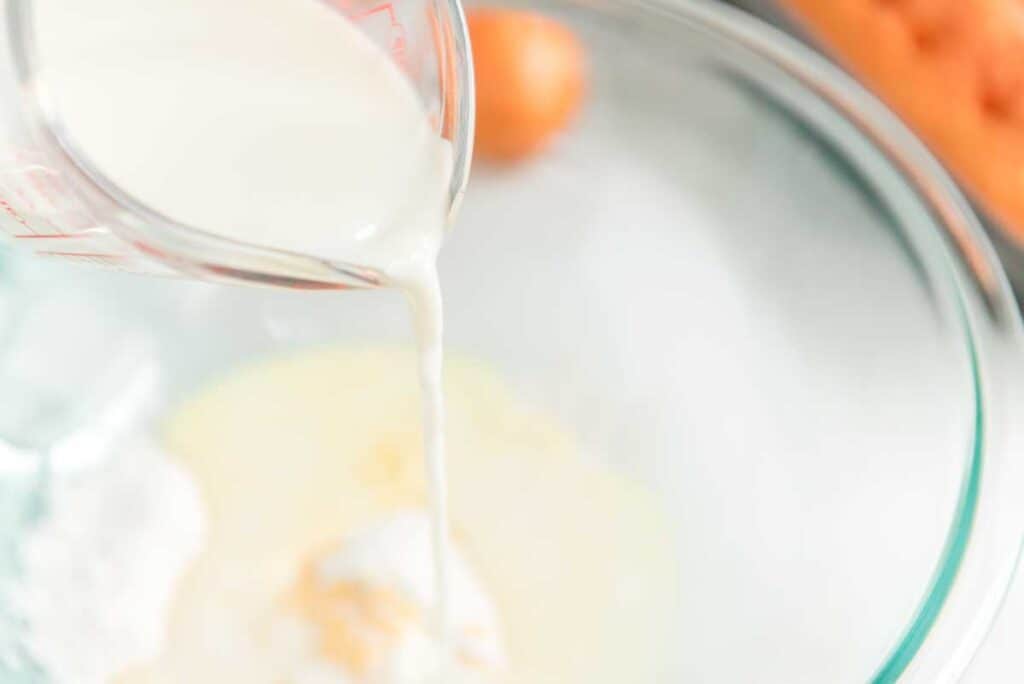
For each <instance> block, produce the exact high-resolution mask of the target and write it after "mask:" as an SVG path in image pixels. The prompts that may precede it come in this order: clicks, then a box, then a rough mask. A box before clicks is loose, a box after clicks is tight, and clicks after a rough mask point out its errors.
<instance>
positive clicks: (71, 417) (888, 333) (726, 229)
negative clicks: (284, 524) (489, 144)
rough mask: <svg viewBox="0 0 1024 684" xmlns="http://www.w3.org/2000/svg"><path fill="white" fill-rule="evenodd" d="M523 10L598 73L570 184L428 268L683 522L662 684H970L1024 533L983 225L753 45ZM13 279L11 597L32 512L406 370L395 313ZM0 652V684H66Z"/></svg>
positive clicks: (707, 22)
mask: <svg viewBox="0 0 1024 684" xmlns="http://www.w3.org/2000/svg"><path fill="white" fill-rule="evenodd" d="M533 6H535V7H540V8H541V9H543V10H545V11H548V12H550V13H552V14H554V15H556V16H557V17H559V18H560V19H561V20H563V21H565V22H566V23H568V24H569V25H570V26H571V27H572V28H573V30H574V31H576V32H577V33H578V34H579V35H580V37H581V38H582V39H583V40H584V41H585V43H586V47H587V51H588V54H589V57H590V73H591V75H592V80H591V83H590V90H589V99H588V101H587V105H586V109H585V111H584V113H583V116H582V118H581V120H580V121H579V122H577V125H576V126H575V127H574V128H573V130H572V131H571V132H570V133H569V134H568V135H567V136H566V137H565V138H564V139H563V140H561V141H560V142H559V144H558V145H557V146H556V147H555V148H554V149H553V150H551V152H550V153H549V154H547V155H545V156H543V157H542V158H540V159H537V160H535V161H533V162H531V163H529V164H527V165H524V166H521V167H518V168H515V169H509V170H488V169H484V168H478V170H477V172H476V175H475V176H474V179H473V182H472V184H471V188H472V189H471V191H470V192H469V193H468V194H467V196H466V202H465V206H464V207H463V210H462V212H461V218H460V221H461V226H460V229H459V230H458V231H454V232H453V233H452V235H451V236H450V239H449V242H448V245H447V246H446V249H445V250H444V252H443V254H442V259H441V261H442V263H441V272H442V279H443V281H444V282H443V285H444V287H445V291H446V296H447V297H448V300H447V310H448V312H449V316H448V327H447V338H448V343H449V347H450V353H452V354H468V355H471V356H473V357H476V358H479V359H482V360H484V361H485V362H487V363H488V364H491V365H493V366H495V367H496V368H497V369H498V371H499V372H501V373H502V374H504V375H505V376H507V377H508V378H510V379H511V380H512V382H513V384H514V385H515V387H516V390H517V391H518V392H519V394H521V395H522V396H524V397H525V398H526V399H527V400H528V401H529V402H530V403H532V404H535V405H536V406H537V407H539V408H540V409H542V410H544V411H548V412H551V413H553V414H554V415H556V416H557V417H559V418H560V419H561V420H562V421H563V422H564V423H565V424H567V425H568V426H570V427H571V429H572V430H573V431H574V432H575V433H576V434H577V435H578V437H579V438H580V440H581V441H582V442H583V443H584V444H585V445H586V446H587V447H588V452H589V453H590V454H591V455H592V457H593V458H595V459H599V460H601V461H602V462H603V463H605V464H607V465H609V466H610V467H612V468H614V469H615V470H616V471H618V472H620V473H623V474H625V475H626V476H628V477H630V478H631V479H633V480H635V481H637V482H639V483H641V484H642V485H643V486H644V487H646V488H647V489H648V490H649V491H651V492H654V493H655V495H657V496H658V497H660V498H661V499H662V500H663V502H664V504H665V505H666V506H667V507H668V508H669V509H670V510H671V511H672V512H673V516H674V517H673V522H674V528H673V530H672V531H671V538H665V540H664V541H665V543H667V544H668V543H671V544H675V545H677V546H678V548H680V550H681V555H682V569H681V573H680V577H679V586H680V591H681V594H682V601H683V610H682V611H681V615H680V628H679V633H678V635H674V636H675V637H676V639H677V643H678V647H677V649H676V651H675V653H674V659H673V661H672V663H671V671H670V672H669V673H668V674H667V675H666V677H665V678H664V679H663V680H661V681H666V682H768V683H775V682H779V683H785V684H790V683H791V682H815V683H817V682H836V683H839V684H842V683H846V682H850V683H853V682H864V681H875V682H893V681H897V680H899V681H905V682H915V683H916V682H921V683H922V684H934V683H936V682H952V681H956V680H957V679H958V677H959V676H960V674H961V673H962V672H963V671H964V669H965V668H966V667H967V665H968V663H969V661H970V660H971V658H972V657H973V654H974V652H975V650H976V648H977V647H978V645H979V644H980V642H981V641H982V640H983V638H984V637H985V634H986V632H987V630H988V628H989V626H990V625H991V623H992V620H993V618H994V616H995V614H996V612H997V610H998V609H999V606H1000V604H1001V602H1002V599H1003V596H1004V593H1005V591H1006V588H1007V586H1008V583H1009V581H1010V578H1011V575H1012V574H1013V571H1014V567H1015V564H1016V560H1017V555H1018V550H1019V546H1020V540H1021V534H1022V531H1024V515H1021V508H1022V507H1024V496H1022V493H1024V459H1021V458H1020V457H1019V456H1020V454H1021V453H1022V443H1021V439H1022V435H1021V427H1020V420H1019V416H1020V415H1021V409H1022V408H1024V406H1022V403H1021V391H1022V388H1024V382H1021V379H1022V373H1021V371H1022V367H1021V351H1022V339H1021V322H1020V318H1019V314H1018V313H1017V310H1016V307H1015V304H1014V301H1013V298H1012V296H1011V293H1010V290H1009V288H1008V286H1007V282H1006V279H1005V277H1004V274H1003V271H1002V270H1001V267H1000V264H999V262H998V260H997V259H996V258H995V256H994V254H993V252H992V249H991V248H990V245H989V243H988V242H987V240H986V238H985V237H984V234H983V231H982V230H981V229H980V228H979V226H978V223H977V220H976V218H975V217H974V215H973V214H972V213H971V211H970V208H969V207H968V205H967V204H966V203H965V202H964V201H963V199H962V197H961V196H960V194H959V192H958V191H957V189H956V187H955V186H954V184H953V183H951V182H950V180H949V179H948V177H947V176H946V175H945V174H944V173H943V171H942V169H941V168H940V167H939V165H938V164H936V163H935V161H934V160H933V159H932V157H931V156H929V155H928V153H927V152H926V151H925V150H924V148H923V147H922V146H921V145H920V144H919V143H918V142H917V141H916V140H915V139H914V138H913V137H912V136H911V135H910V134H908V133H907V132H906V130H905V129H904V128H903V127H902V126H901V125H900V124H899V123H898V121H897V120H896V119H895V118H894V117H893V116H892V115H891V114H890V113H888V112H887V111H886V110H885V109H884V108H883V107H881V106H880V105H878V104H877V102H876V101H875V100H874V99H872V98H871V97H869V96H868V95H866V94H865V93H864V92H863V91H862V90H861V89H860V88H858V87H857V86H855V85H854V84H853V83H851V81H850V80H849V79H847V78H846V77H844V76H843V75H842V74H841V73H839V72H838V71H837V70H836V69H834V68H833V67H831V66H829V65H828V64H827V63H825V62H824V61H822V60H821V59H819V58H818V57H816V56H815V55H813V54H812V53H811V52H810V51H808V50H806V49H804V48H802V47H800V46H798V45H796V44H794V43H793V42H792V41H791V40H789V39H787V38H785V37H784V36H782V35H781V34H779V33H777V32H776V31H774V30H772V29H769V28H767V27H765V26H763V25H761V24H759V23H757V22H755V21H753V20H751V19H749V18H746V17H744V16H740V15H739V14H738V13H736V12H732V11H728V10H727V9H723V8H720V7H717V6H711V5H707V4H703V3H689V2H675V1H672V0H644V1H631V0H621V1H615V2H612V1H610V0H608V1H605V0H590V1H587V2H583V1H576V0H544V2H542V3H536V4H534V5H533ZM0 279H3V289H0V445H6V447H5V448H0V457H2V458H0V466H2V469H0V476H2V480H0V492H2V496H0V501H2V503H3V506H2V507H0V516H2V517H0V544H2V546H0V550H2V551H3V554H2V555H0V561H2V562H4V563H5V565H4V566H3V568H0V571H2V572H3V575H2V576H3V578H4V582H0V592H3V591H5V590H6V589H8V588H10V587H11V586H13V585H14V583H16V582H17V576H18V572H17V567H16V563H15V562H14V561H15V559H16V557H17V556H16V550H17V546H18V541H19V538H20V535H21V534H22V532H23V530H24V529H25V527H26V526H27V525H30V524H31V521H32V518H33V516H34V515H36V514H37V511H38V502H39V500H40V491H42V490H41V487H42V485H41V484H40V482H41V481H45V479H46V478H60V477H69V476H71V475H72V474H73V473H74V472H76V471H80V470H81V469H83V468H91V467H95V465H96V464H98V463H102V462H103V460H104V459H105V458H107V457H109V453H110V449H109V446H110V444H111V443H112V442H113V441H115V440H116V439H117V435H118V434H119V433H123V432H125V431H131V430H137V429H140V427H141V428H145V427H146V426H149V425H152V424H153V423H154V421H158V420H159V416H160V415H162V414H163V413H164V412H165V411H166V410H167V409H168V407H171V406H173V405H174V404H175V403H176V402H177V401H179V400H180V399H181V398H182V397H184V396H186V395H188V394H190V393H192V392H194V391H196V389H197V388H198V387H200V386H202V385H203V384H204V383H206V382H209V381H210V380H211V379H212V378H216V377H222V376H223V375H224V374H225V373H227V372H229V371H230V370H231V369H232V368H237V367H238V366H240V365H244V364H246V363H248V362H251V361H253V360H255V359H259V358H265V357H267V356H272V355H275V354H281V353H286V352H287V353H291V352H294V351H296V350H299V349H304V348H309V347H315V346H318V345H323V344H346V343H354V344H361V343H366V342H371V343H380V342H388V343H395V342H397V343H406V342H407V341H408V338H409V331H408V321H407V312H406V310H405V305H404V302H402V301H401V300H400V298H399V297H398V296H397V295H395V294H393V293H389V292H383V291H382V292H367V293H360V294H354V295H345V296H334V295H331V294H328V293H298V292H292V291H288V290H284V289H261V288H227V287H221V286H215V285H210V284H204V283H193V282H186V281H177V280H169V279H143V278H135V279H131V276H127V275H124V274H117V273H102V272H99V271H95V270H89V269H85V268H84V267H81V266H74V265H70V264H67V265H61V264H52V265H43V264H40V263H36V262H34V261H32V260H29V259H26V258H23V257H21V258H8V259H6V260H4V261H3V262H2V269H0ZM115 349H116V350H117V353H113V352H112V350H115ZM286 467H288V465H287V463H285V462H283V463H282V468H286ZM239 468H240V469H243V468H244V459H243V458H242V457H240V458H239ZM580 572H581V573H582V572H587V568H580ZM6 607H8V606H5V605H4V604H2V602H0V618H2V616H3V615H4V611H3V610H2V608H6ZM0 626H3V627H4V628H5V629H6V631H2V630H0V643H2V644H3V645H4V652H3V653H2V654H0V655H2V656H3V657H0V668H7V670H6V671H5V672H0V675H3V676H0V679H3V681H5V682H17V683H20V682H22V681H26V682H27V681H45V676H44V675H43V674H42V673H39V672H38V671H36V670H34V669H33V667H32V665H31V663H30V662H29V661H28V660H27V659H26V658H25V657H24V654H23V652H22V650H21V646H22V643H23V642H22V639H23V638H24V631H23V630H24V627H23V626H22V625H20V624H19V623H18V622H17V620H16V616H11V617H10V619H9V620H7V621H6V623H4V621H3V620H2V619H0Z"/></svg>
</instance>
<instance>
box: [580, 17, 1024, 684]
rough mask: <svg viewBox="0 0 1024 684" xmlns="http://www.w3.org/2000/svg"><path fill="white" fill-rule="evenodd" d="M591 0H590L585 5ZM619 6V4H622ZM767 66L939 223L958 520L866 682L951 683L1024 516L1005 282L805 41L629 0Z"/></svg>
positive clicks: (986, 625)
mask: <svg viewBox="0 0 1024 684" xmlns="http://www.w3.org/2000/svg"><path fill="white" fill-rule="evenodd" d="M584 1H586V0H584ZM619 1H623V0H619ZM629 2H630V3H631V4H638V5H641V6H643V7H645V8H647V9H650V10H653V11H655V12H660V13H662V14H665V13H668V14H669V15H671V17H672V18H673V19H675V20H677V21H680V22H682V23H684V24H687V25H688V28H690V29H692V30H696V31H699V32H701V33H704V34H706V35H710V36H711V37H712V38H714V39H717V40H719V41H723V42H725V43H727V44H728V45H729V46H730V47H731V48H732V49H734V50H739V51H741V52H743V53H746V55H747V56H748V57H751V58H753V59H755V60H760V61H762V62H767V63H768V64H770V65H771V66H772V67H774V68H775V69H777V70H779V71H781V72H783V73H784V74H785V76H786V77H788V78H790V79H792V80H793V81H794V82H795V83H796V84H797V85H798V86H799V87H800V88H801V89H803V90H805V91H807V93H808V94H810V95H812V96H813V97H814V98H815V99H816V100H817V101H819V102H820V103H823V104H824V105H826V106H827V107H828V108H829V109H830V110H831V111H832V112H834V113H835V114H836V115H837V116H839V117H842V119H844V120H845V121H846V122H847V123H849V124H851V125H852V126H853V127H854V128H855V129H856V130H857V132H858V133H859V137H860V138H862V139H863V141H864V142H866V143H867V145H869V146H870V147H872V148H874V149H875V151H877V152H879V153H880V154H881V155H882V157H883V158H884V160H885V162H886V163H887V165H890V166H891V167H892V168H893V170H895V171H896V172H897V174H898V175H899V176H900V177H901V179H902V180H903V181H905V183H906V185H907V186H908V188H909V189H910V190H911V191H912V192H913V194H914V195H916V199H918V200H919V201H920V203H921V204H922V205H923V206H924V207H925V208H926V209H927V211H928V212H929V213H930V214H931V215H932V217H933V218H934V219H935V223H936V225H938V226H940V227H941V228H942V229H943V233H942V234H941V235H936V236H935V237H936V238H937V239H935V240H933V242H935V243H936V244H935V245H934V247H936V248H938V249H939V250H941V255H940V256H941V262H942V263H944V265H945V266H947V267H948V275H949V281H950V283H949V284H950V286H951V287H950V289H951V292H952V294H953V296H954V299H955V301H954V308H956V309H957V311H955V312H954V314H955V315H956V317H957V318H958V319H959V320H960V322H962V324H963V332H964V334H965V335H966V347H967V350H966V351H967V354H968V357H969V360H970V363H971V366H972V367H971V373H972V378H971V382H972V385H973V390H974V392H973V393H974V397H973V405H974V416H973V421H974V439H973V440H972V442H973V443H972V445H971V448H970V449H968V450H967V451H968V453H967V455H966V459H965V463H964V470H963V472H964V477H963V479H962V481H961V485H960V486H961V489H960V495H959V499H958V501H957V504H956V509H955V513H954V516H953V523H952V525H951V526H950V528H949V530H948V531H947V537H946V542H945V547H944V549H943V551H942V553H941V554H940V557H939V560H938V563H937V566H936V568H935V569H934V571H933V575H932V578H931V581H930V583H929V585H928V587H927V589H926V591H925V593H924V595H923V597H922V598H921V599H920V601H919V603H918V607H917V609H916V611H915V613H914V615H913V617H912V618H911V620H910V622H909V624H908V625H907V626H906V627H905V628H904V632H903V633H902V634H901V635H900V636H899V638H898V640H897V641H896V643H895V644H894V645H893V646H892V648H891V650H890V651H889V653H888V654H887V656H886V657H885V659H884V661H883V662H882V663H880V665H879V666H878V669H877V670H876V671H875V674H874V675H873V677H872V678H871V681H872V682H877V683H886V682H895V681H897V680H899V681H906V682H922V683H927V684H934V683H936V682H955V681H958V680H959V679H960V678H961V677H962V675H963V674H964V673H965V672H966V671H967V669H968V668H969V666H970V664H971V661H972V660H973V657H974V655H975V653H976V652H977V651H978V649H979V648H980V646H981V644H982V642H983V641H984V639H985V637H986V636H987V635H988V632H989V631H990V629H991V627H992V625H993V623H994V622H995V619H996V617H997V615H998V613H999V610H1000V608H1001V607H1002V604H1003V603H1004V600H1005V597H1006V595H1007V592H1008V590H1009V586H1010V583H1011V581H1012V579H1013V576H1014V573H1015V569H1016V566H1017V562H1018V558H1019V556H1020V554H1021V540H1022V539H1024V516H1021V515H1019V512H1020V511H1021V506H1020V505H1019V504H1016V503H1015V499H1020V498H1021V496H1020V495H1021V494H1022V493H1024V468H1022V467H1021V466H1019V465H1016V464H1015V461H1020V460H1021V459H1019V458H1015V455H1016V454H1018V453H1020V452H1021V451H1024V435H1022V432H1024V431H1022V430H1021V429H1020V428H1018V427H1016V426H1015V425H1014V423H1013V420H1012V416H1013V415H1014V413H1015V411H1014V409H1015V408H1016V407H1018V406H1020V407H1022V408H1024V392H1022V391H1021V389H1020V388H1021V386H1022V383H1018V382H1015V381H1016V379H1017V378H1018V377H1020V378H1021V379H1022V380H1024V328H1022V324H1021V315H1020V310H1019V309H1018V306H1017V302H1016V298H1015V296H1014V293H1013V290H1012V289H1011V286H1010V281H1009V278H1008V277H1007V274H1006V272H1005V270H1004V268H1003V266H1002V263H1001V262H1000V260H999V258H998V257H997V253H996V251H995V249H994V248H993V245H992V243H991V241H990V239H989V236H988V235H987V234H986V232H985V230H984V229H983V227H982V223H981V221H980V220H979V218H978V216H977V215H976V214H975V212H974V211H973V209H972V207H971V204H970V203H969V202H968V201H967V200H966V199H965V197H964V195H963V194H962V192H961V191H960V189H959V188H958V186H957V185H956V183H955V182H954V181H953V180H952V178H951V177H950V175H949V174H948V173H947V172H946V170H945V169H944V168H943V167H942V165H941V164H940V163H939V162H938V161H937V160H936V158H935V157H934V156H933V155H932V154H931V153H930V152H929V151H928V149H927V148H926V147H925V145H924V144H923V143H922V142H920V141H919V140H918V139H917V138H916V137H915V135H914V134H913V133H912V132H911V131H910V130H909V129H908V128H907V127H906V126H905V125H904V124H903V123H902V122H901V121H900V119H899V118H898V117H897V116H896V115H895V114H893V113H892V112H891V111H890V110H889V109H888V108H886V106H885V105H883V104H882V103H881V101H880V100H878V99H877V98H876V97H875V96H873V95H872V94H870V93H869V92H868V91H867V90H866V89H865V88H863V87H862V86H861V85H859V84H858V83H857V82H856V81H855V80H854V79H853V78H852V77H850V76H849V75H848V74H847V73H846V72H845V71H843V70H842V69H840V68H839V67H837V66H836V65H835V64H833V63H832V62H830V61H829V60H828V59H826V58H825V57H824V56H822V55H821V54H819V53H817V52H815V51H814V50H813V49H812V48H810V47H809V46H807V45H805V44H803V43H801V42H799V41H798V40H797V39H796V38H794V37H793V36H791V35H789V34H787V33H785V32H784V31H782V30H781V29H779V28H777V27H774V26H772V25H770V24H768V23H767V22H765V21H763V20H761V19H758V18H756V17H754V16H752V15H750V14H748V13H746V12H744V11H742V10H740V9H738V8H735V7H731V6H727V5H724V4H722V3H715V4H711V3H709V2H702V1H701V0H629Z"/></svg>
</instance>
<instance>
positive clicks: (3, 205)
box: [0, 197, 32, 230]
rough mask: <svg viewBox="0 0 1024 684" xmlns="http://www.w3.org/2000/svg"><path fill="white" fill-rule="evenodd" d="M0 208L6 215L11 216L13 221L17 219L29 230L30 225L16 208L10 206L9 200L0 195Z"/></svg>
mask: <svg viewBox="0 0 1024 684" xmlns="http://www.w3.org/2000/svg"><path fill="white" fill-rule="evenodd" d="M0 209H3V211H4V213H6V214H7V215H8V216H10V217H11V218H13V219H14V220H15V221H17V222H18V223H20V224H21V225H23V226H25V227H26V228H28V229H29V230H31V229H32V227H31V226H30V225H28V221H26V220H25V219H24V217H23V216H22V215H21V214H19V213H18V210H17V209H15V208H14V207H12V206H11V204H10V202H8V201H7V200H5V199H4V198H2V197H0Z"/></svg>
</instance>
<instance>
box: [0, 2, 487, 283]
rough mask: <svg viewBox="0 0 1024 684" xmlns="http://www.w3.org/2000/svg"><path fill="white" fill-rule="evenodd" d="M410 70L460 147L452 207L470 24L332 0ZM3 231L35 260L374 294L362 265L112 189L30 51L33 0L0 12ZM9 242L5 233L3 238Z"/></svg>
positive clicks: (397, 7) (464, 164) (412, 9)
mask: <svg viewBox="0 0 1024 684" xmlns="http://www.w3.org/2000/svg"><path fill="white" fill-rule="evenodd" d="M324 1H325V2H330V3H331V4H334V5H336V6H337V7H338V11H339V13H344V15H345V16H347V17H348V18H349V19H350V20H351V21H353V22H354V23H355V24H356V25H357V26H359V27H360V28H361V29H362V30H363V31H364V32H365V33H366V34H367V35H368V36H370V38H371V39H373V40H374V42H376V43H377V44H378V45H380V47H381V48H382V49H383V50H384V51H385V52H386V53H387V54H389V55H391V56H392V57H393V58H394V59H395V61H396V62H397V63H398V64H399V65H400V66H401V67H402V69H403V70H404V71H405V72H406V73H407V74H408V75H409V77H410V79H411V81H412V83H413V85H414V86H415V87H416V90H417V92H418V93H419V94H420V96H421V98H422V100H423V104H424V107H425V109H426V112H427V114H428V116H430V117H432V119H433V120H434V121H436V122H437V127H438V131H439V133H440V134H441V135H443V136H444V137H446V138H448V139H449V140H450V141H451V142H452V147H453V153H454V164H453V171H452V179H451V185H450V190H449V200H450V207H451V211H452V212H454V211H455V210H456V208H457V205H458V203H459V199H460V198H461V196H462V192H463V189H464V187H465V183H466V178H467V176H468V173H469V164H470V160H471V157H472V141H473V107H472V103H473V76H472V64H471V60H470V59H469V58H468V54H469V46H468V37H467V33H466V26H465V18H464V17H463V15H462V8H461V5H460V4H459V3H458V2H456V1H455V0H390V1H385V2H378V1H377V0H353V1H352V2H340V1H337V0H324ZM0 54H5V55H7V57H6V58H5V59H3V60H0V96H2V97H3V99H4V101H5V102H7V103H17V104H18V105H19V106H8V107H5V108H4V109H3V111H2V112H0V236H5V235H6V236H7V237H9V238H13V240H14V241H15V242H18V243H23V244H24V245H27V246H29V247H30V248H32V249H33V250H34V251H36V252H37V253H38V254H41V255H44V256H50V257H58V258H63V259H73V260H76V261H82V262H88V263H92V264H100V265H104V266H110V267H114V268H117V269H121V270H128V271H137V272H145V273H157V274H164V273H185V274H188V275H190V276H195V277H199V278H203V279H218V280H241V281H252V282H261V283H270V284H274V285H281V286H289V287H301V288H328V289H334V288H345V287H372V286H376V285H380V284H381V283H382V282H383V277H382V275H381V274H380V273H377V272H376V271H375V270H373V269H370V268H367V267H365V266H363V265H360V264H350V263H335V262H330V261H326V260H322V259H318V258H316V257H315V256H310V255H304V254H294V253H288V252H284V251H280V250H274V249H268V248H263V247H258V246H254V245H250V244H243V243H239V242H236V241H233V240H229V239H226V238H223V237H219V236H217V235H215V234H214V233H211V232H207V230H205V229H207V228H212V229H213V230H216V227H208V226H186V225H182V224H180V223H176V222H175V221H173V220H171V219H170V218H168V217H166V216H163V215H161V214H159V213H158V212H156V211H154V210H152V209H150V208H148V207H146V206H145V205H144V204H142V203H141V202H139V201H137V200H136V199H135V198H133V197H131V196H129V195H128V194H126V193H125V192H123V191H122V190H121V189H120V188H118V187H117V186H116V185H115V184H113V183H112V182H110V181H109V180H108V179H107V178H105V177H104V176H103V174H102V173H100V172H99V171H98V170H97V169H96V168H94V167H93V166H92V165H91V164H90V161H89V159H87V158H85V157H84V156H82V155H81V154H79V153H78V152H77V151H76V150H75V148H74V146H73V145H72V144H70V143H69V141H67V140H66V139H65V136H63V135H62V132H61V126H60V112H58V111H52V110H51V109H50V107H49V106H48V102H49V101H50V99H49V98H47V96H46V83H45V82H44V81H42V80H40V79H39V78H38V73H39V69H38V64H37V60H38V58H37V56H36V55H35V53H34V51H33V40H32V2H31V0H6V1H5V2H4V12H3V14H2V16H0ZM0 239H2V237H0Z"/></svg>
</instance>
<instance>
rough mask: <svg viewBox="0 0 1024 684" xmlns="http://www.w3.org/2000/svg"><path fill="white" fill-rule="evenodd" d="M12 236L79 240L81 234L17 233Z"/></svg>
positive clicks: (22, 238)
mask: <svg viewBox="0 0 1024 684" xmlns="http://www.w3.org/2000/svg"><path fill="white" fill-rule="evenodd" d="M11 237H14V238H17V239H19V240H77V239H81V237H82V236H81V235H65V234H63V233H16V234H14V235H12V236H11Z"/></svg>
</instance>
